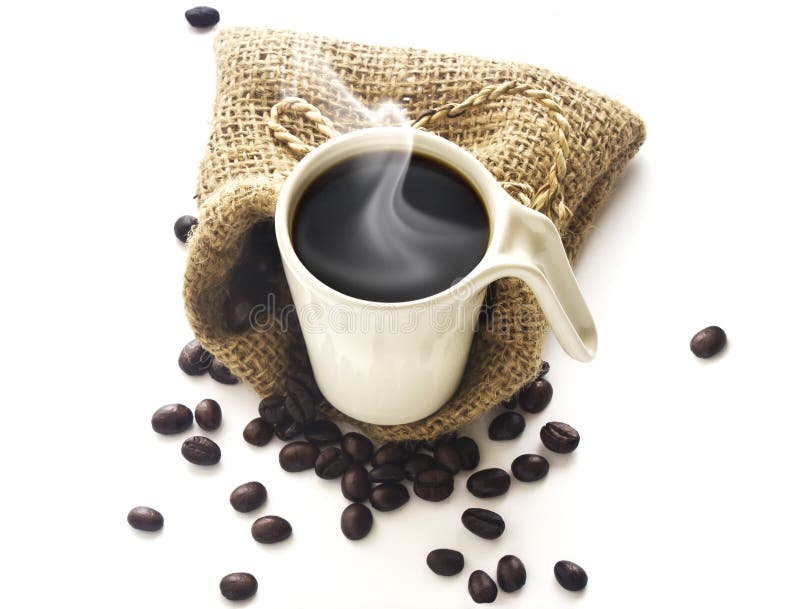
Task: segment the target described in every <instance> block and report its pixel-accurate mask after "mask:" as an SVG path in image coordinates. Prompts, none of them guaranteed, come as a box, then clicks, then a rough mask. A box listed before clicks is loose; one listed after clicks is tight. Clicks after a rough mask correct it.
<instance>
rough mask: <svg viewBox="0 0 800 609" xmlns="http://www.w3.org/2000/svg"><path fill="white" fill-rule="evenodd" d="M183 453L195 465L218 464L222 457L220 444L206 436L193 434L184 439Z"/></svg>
mask: <svg viewBox="0 0 800 609" xmlns="http://www.w3.org/2000/svg"><path fill="white" fill-rule="evenodd" d="M181 454H182V455H183V457H184V458H185V459H186V460H187V461H188V462H189V463H194V464H195V465H216V464H217V463H219V460H220V457H222V451H220V449H219V446H217V444H216V443H215V442H214V441H213V440H209V439H208V438H206V437H205V436H192V437H191V438H187V439H186V440H184V441H183V446H181Z"/></svg>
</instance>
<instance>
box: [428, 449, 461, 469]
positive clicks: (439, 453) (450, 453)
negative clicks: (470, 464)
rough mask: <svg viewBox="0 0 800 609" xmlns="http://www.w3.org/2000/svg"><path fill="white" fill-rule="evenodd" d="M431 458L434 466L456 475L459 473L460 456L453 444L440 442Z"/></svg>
mask: <svg viewBox="0 0 800 609" xmlns="http://www.w3.org/2000/svg"><path fill="white" fill-rule="evenodd" d="M433 458H434V460H435V461H436V465H437V466H438V467H439V468H440V469H443V470H445V471H446V472H450V473H451V474H457V473H458V472H460V471H461V455H460V454H459V452H458V449H456V444H455V442H441V443H440V444H439V445H438V446H437V447H436V449H435V450H434V451H433Z"/></svg>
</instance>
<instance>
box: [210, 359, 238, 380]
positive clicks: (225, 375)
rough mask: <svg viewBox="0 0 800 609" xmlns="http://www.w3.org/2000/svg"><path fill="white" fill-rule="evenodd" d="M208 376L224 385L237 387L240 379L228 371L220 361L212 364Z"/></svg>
mask: <svg viewBox="0 0 800 609" xmlns="http://www.w3.org/2000/svg"><path fill="white" fill-rule="evenodd" d="M208 375H209V376H210V377H211V378H212V379H214V380H215V381H217V382H218V383H222V384H223V385H236V384H237V383H238V382H239V379H238V378H236V377H235V376H234V375H233V373H232V372H231V371H230V370H228V368H226V367H225V366H224V365H223V364H222V363H220V361H219V360H217V359H215V360H214V361H213V362H211V367H210V368H209V369H208Z"/></svg>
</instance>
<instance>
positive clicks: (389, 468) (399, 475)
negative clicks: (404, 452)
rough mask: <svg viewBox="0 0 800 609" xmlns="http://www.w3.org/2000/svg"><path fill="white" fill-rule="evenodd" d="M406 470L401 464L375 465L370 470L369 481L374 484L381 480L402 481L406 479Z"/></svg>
mask: <svg viewBox="0 0 800 609" xmlns="http://www.w3.org/2000/svg"><path fill="white" fill-rule="evenodd" d="M405 477H406V472H405V470H404V469H403V466H401V465H395V464H394V463H387V464H386V465H381V466H379V467H374V468H373V469H372V470H371V471H370V472H369V481H370V482H372V483H373V484H380V483H381V482H402V481H403V480H405Z"/></svg>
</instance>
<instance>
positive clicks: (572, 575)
mask: <svg viewBox="0 0 800 609" xmlns="http://www.w3.org/2000/svg"><path fill="white" fill-rule="evenodd" d="M553 573H555V576H556V579H557V580H558V583H559V584H561V587H562V588H566V589H567V590H569V591H571V592H578V591H580V590H583V589H584V588H585V587H586V584H588V583H589V576H588V575H586V571H584V570H583V568H582V567H580V566H579V565H576V564H575V563H574V562H570V561H568V560H559V561H558V562H557V563H556V565H555V567H553Z"/></svg>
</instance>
